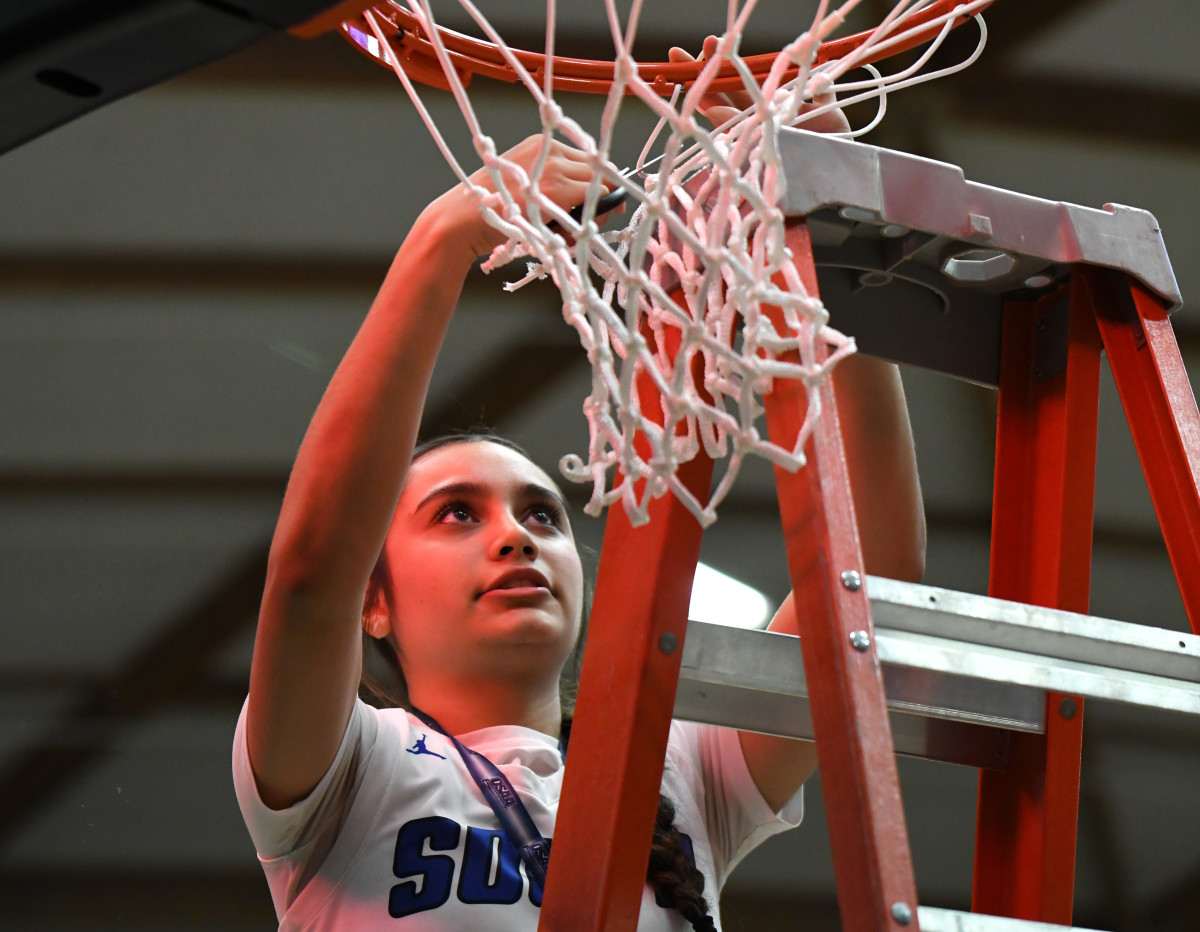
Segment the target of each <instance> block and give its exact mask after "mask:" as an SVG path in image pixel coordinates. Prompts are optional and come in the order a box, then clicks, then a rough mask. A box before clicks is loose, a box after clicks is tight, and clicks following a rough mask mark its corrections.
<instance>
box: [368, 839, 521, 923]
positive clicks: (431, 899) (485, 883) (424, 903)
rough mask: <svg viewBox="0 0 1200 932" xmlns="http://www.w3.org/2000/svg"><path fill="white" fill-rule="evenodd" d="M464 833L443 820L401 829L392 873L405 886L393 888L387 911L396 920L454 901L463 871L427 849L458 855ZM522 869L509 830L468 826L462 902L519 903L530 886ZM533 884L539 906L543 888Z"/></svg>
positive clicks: (448, 856) (460, 890)
mask: <svg viewBox="0 0 1200 932" xmlns="http://www.w3.org/2000/svg"><path fill="white" fill-rule="evenodd" d="M461 832H462V827H461V826H460V825H459V824H458V823H457V822H455V821H454V820H452V819H447V818H445V817H443V816H428V817H426V818H423V819H414V820H412V821H411V822H406V823H405V824H404V825H402V826H401V827H400V831H399V832H398V833H397V835H396V853H395V855H394V856H393V859H392V872H393V873H394V874H395V875H396V877H398V878H401V879H402V881H403V882H402V883H398V884H396V885H395V886H394V887H392V890H391V895H390V896H389V898H388V913H389V915H391V916H392V918H394V919H402V918H404V917H405V916H411V915H412V914H413V913H419V912H424V911H425V910H427V909H437V908H438V907H439V906H441V905H442V904H443V903H445V902H446V901H447V900H449V899H450V894H451V892H452V891H453V890H454V873H455V871H456V870H458V867H459V866H458V862H457V859H456V857H455V856H454V855H453V854H430V853H426V848H427V847H428V849H429V851H430V852H433V851H448V852H453V851H455V850H456V849H457V848H458V840H459V838H460V837H461ZM495 839H498V841H496V840H495ZM521 867H522V865H521V856H520V855H519V854H518V853H517V849H516V848H514V847H513V846H512V842H510V841H509V840H508V838H507V837H506V836H505V834H504V832H502V831H498V830H494V829H485V828H475V827H473V826H467V840H466V844H465V846H464V851H463V858H462V869H461V872H460V873H459V878H458V891H457V893H458V899H459V901H460V902H463V903H496V904H513V903H516V902H517V901H518V900H520V899H521V892H522V890H523V889H524V888H525V885H526V884H525V881H526V877H525V874H524V872H523V871H522V869H521ZM528 886H529V902H531V903H532V904H533V905H534V906H537V907H540V906H541V905H542V888H541V887H539V886H538V885H537V884H535V883H530V884H529V885H528Z"/></svg>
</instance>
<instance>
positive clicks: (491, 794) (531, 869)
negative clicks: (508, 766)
mask: <svg viewBox="0 0 1200 932" xmlns="http://www.w3.org/2000/svg"><path fill="white" fill-rule="evenodd" d="M410 711H411V712H412V714H413V715H415V716H416V717H417V718H419V719H420V720H421V721H422V722H424V723H425V724H426V725H428V726H429V727H430V728H432V729H433V730H434V731H436V732H439V733H440V734H442V735H445V736H446V737H447V738H449V739H450V740H451V741H453V742H454V746H455V747H456V748H457V749H458V754H459V757H461V758H462V762H463V764H465V765H466V768H467V772H468V773H470V774H471V778H472V779H473V780H474V781H475V783H476V785H477V786H478V787H479V790H480V792H481V793H483V798H484V799H485V800H487V804H488V805H489V806H491V807H492V812H494V813H496V818H497V819H499V820H500V827H501V828H502V829H503V830H504V834H505V835H506V836H507V837H508V840H509V842H511V843H512V846H513V847H514V848H516V849H517V853H518V854H520V855H521V860H522V861H524V862H525V871H526V873H527V874H529V879H530V882H531V883H536V884H537V885H538V887H539V888H541V889H545V887H546V868H547V867H548V866H549V864H550V842H549V841H548V840H547V839H546V838H545V837H543V835H542V833H541V832H540V831H538V827H537V825H535V824H534V821H533V817H532V816H530V815H529V810H528V809H526V808H525V804H524V803H523V802H521V797H520V796H518V795H517V791H516V790H515V789H513V785H512V784H511V783H510V782H509V781H508V777H506V776H504V774H503V773H501V772H500V768H499V767H497V766H496V765H495V764H493V763H492V762H491V761H490V760H488V759H487V758H486V757H484V756H483V755H482V754H480V753H479V752H478V751H473V750H471V748H469V747H467V746H466V745H465V744H463V743H462V742H461V741H459V740H458V739H457V738H456V737H454V735H452V734H450V732H448V731H446V729H445V728H443V727H442V726H441V725H440V724H438V722H437V720H436V719H434V718H432V717H431V716H429V715H426V714H425V713H424V712H421V711H420V710H419V709H410ZM558 750H559V753H560V754H563V755H564V756H565V754H566V740H565V738H562V737H560V738H559V739H558Z"/></svg>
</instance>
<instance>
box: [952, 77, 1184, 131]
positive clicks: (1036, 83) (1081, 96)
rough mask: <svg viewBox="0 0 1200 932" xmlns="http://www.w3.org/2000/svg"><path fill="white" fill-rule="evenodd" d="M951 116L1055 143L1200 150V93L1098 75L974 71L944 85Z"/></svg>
mask: <svg viewBox="0 0 1200 932" xmlns="http://www.w3.org/2000/svg"><path fill="white" fill-rule="evenodd" d="M944 89H945V90H946V91H947V93H948V96H947V98H946V99H947V101H948V103H949V106H950V108H951V112H952V114H953V116H954V117H955V118H956V119H958V120H962V121H964V122H969V123H981V124H995V125H998V126H1004V127H1009V128H1012V129H1019V130H1028V131H1035V132H1041V133H1048V134H1052V135H1056V136H1059V137H1061V138H1064V139H1066V138H1072V137H1076V138H1078V137H1083V138H1091V139H1111V140H1118V141H1121V142H1127V143H1133V144H1135V145H1140V146H1145V147H1147V148H1150V147H1161V146H1171V147H1173V148H1184V149H1195V148H1198V147H1200V94H1197V93H1196V92H1194V91H1186V90H1179V89H1176V88H1171V87H1153V88H1147V87H1146V86H1144V85H1140V86H1134V85H1125V84H1121V83H1119V82H1116V81H1107V80H1103V79H1098V78H1072V77H1067V76H1065V75H1056V74H1048V75H1039V74H1012V73H1008V74H1005V75H1004V76H1003V77H1002V78H994V79H989V80H978V79H975V76H974V75H973V74H972V72H970V71H968V72H966V73H964V75H963V76H962V78H961V79H959V80H955V81H947V82H945V84H944Z"/></svg>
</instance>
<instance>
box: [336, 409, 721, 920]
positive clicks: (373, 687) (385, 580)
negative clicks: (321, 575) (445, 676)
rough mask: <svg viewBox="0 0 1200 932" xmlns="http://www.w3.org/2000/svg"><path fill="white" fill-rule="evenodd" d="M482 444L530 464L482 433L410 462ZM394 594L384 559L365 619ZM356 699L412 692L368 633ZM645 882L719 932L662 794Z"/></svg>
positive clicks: (565, 698)
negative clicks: (465, 445)
mask: <svg viewBox="0 0 1200 932" xmlns="http://www.w3.org/2000/svg"><path fill="white" fill-rule="evenodd" d="M484 440H486V441H488V442H490V443H498V444H500V445H501V446H505V447H508V448H509V449H511V450H513V451H515V452H517V453H520V454H521V455H522V456H524V457H525V458H526V459H528V458H529V455H528V454H527V453H526V452H525V451H524V450H523V449H521V447H520V446H518V445H517V444H515V443H513V442H512V441H510V440H506V439H504V438H502V437H497V436H495V435H493V434H490V433H483V432H471V433H461V434H447V435H444V436H441V437H437V438H435V439H433V440H428V441H425V442H424V443H420V444H418V445H417V447H416V448H415V449H414V450H413V455H412V458H413V460H416V459H418V458H420V457H421V456H424V455H425V454H427V453H430V452H432V451H433V450H436V449H439V448H440V447H446V446H450V445H452V444H455V443H477V442H479V441H484ZM391 592H392V586H391V575H390V573H389V572H388V566H387V561H386V560H385V559H384V558H383V555H382V554H380V557H379V560H378V562H377V563H376V564H375V568H374V569H373V570H372V572H371V577H370V579H369V581H368V583H367V591H366V596H365V598H364V599H363V615H364V617H365V616H366V614H367V612H369V611H372V610H375V611H379V610H380V609H386V611H387V613H388V615H389V616H390V615H391V614H392V610H393V606H392V602H391ZM584 617H585V627H584V632H583V633H582V634H581V635H580V638H579V643H577V644H576V645H575V651H574V652H573V654H572V655H571V659H570V661H568V663H567V666H566V668H565V669H564V670H563V675H562V677H561V679H560V680H559V694H560V696H561V697H562V703H563V713H564V727H567V728H569V727H570V715H571V712H573V710H574V707H575V688H576V684H577V682H578V679H579V664H580V660H581V658H582V653H583V651H582V644H583V640H584V637H585V635H586V617H587V612H586V611H585V612H584ZM358 695H359V698H360V699H362V700H363V701H364V702H366V703H369V704H370V705H373V706H375V707H376V708H408V707H409V699H408V689H407V686H406V685H405V679H404V670H403V668H402V667H401V666H400V658H399V657H398V656H397V655H396V651H395V650H394V649H393V647H392V646H391V644H390V643H389V642H388V641H387V640H386V639H382V638H374V637H371V636H370V635H369V634H367V633H366V631H365V630H364V631H363V663H362V678H361V681H360V683H359V690H358ZM646 882H647V883H648V884H650V886H651V887H652V888H653V889H654V895H655V901H656V902H657V903H658V905H659V906H662V907H664V908H667V909H677V910H678V911H679V912H680V914H681V915H682V916H683V918H684V919H686V920H687V921H688V922H690V923H691V924H692V928H693V929H695V930H696V932H716V928H717V927H716V924H715V922H714V921H713V917H712V916H711V915H709V905H708V901H707V899H706V898H705V896H704V875H703V874H702V873H700V871H699V870H697V869H696V866H695V864H694V863H693V861H692V859H691V857H690V856H689V855H688V852H687V851H686V850H685V849H684V846H683V842H682V839H681V837H680V834H679V829H678V828H677V827H676V826H675V805H674V803H672V802H671V800H669V799H668V798H667V797H666V796H664V795H662V794H661V793H660V794H659V796H658V813H657V815H656V816H655V819H654V840H653V842H652V843H651V846H650V864H649V867H648V868H647V870H646Z"/></svg>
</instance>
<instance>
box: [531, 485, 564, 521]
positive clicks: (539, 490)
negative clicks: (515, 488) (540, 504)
mask: <svg viewBox="0 0 1200 932" xmlns="http://www.w3.org/2000/svg"><path fill="white" fill-rule="evenodd" d="M521 496H522V497H523V498H548V499H550V500H551V501H552V502H554V503H555V504H556V505H558V507H559V508H561V509H562V510H563V512H564V513H565V512H566V511H567V510H568V509H567V502H566V500H565V499H564V498H563V497H562V496H561V495H560V494H559V493H558V492H555V491H554V489H548V488H546V486H544V485H538V484H537V483H536V482H527V483H525V485H523V486H521Z"/></svg>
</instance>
